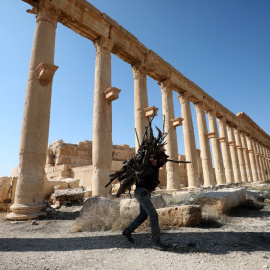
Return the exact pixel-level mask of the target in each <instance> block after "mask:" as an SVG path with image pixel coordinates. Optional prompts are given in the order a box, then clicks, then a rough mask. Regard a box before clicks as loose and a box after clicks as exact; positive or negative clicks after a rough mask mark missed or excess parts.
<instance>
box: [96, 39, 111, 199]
mask: <svg viewBox="0 0 270 270" xmlns="http://www.w3.org/2000/svg"><path fill="white" fill-rule="evenodd" d="M94 45H95V47H96V64H95V90H94V113H93V153H92V156H93V178H92V189H93V196H105V195H106V194H107V193H108V191H107V189H106V188H105V185H106V184H107V182H108V179H109V174H110V173H111V165H112V155H111V153H112V138H111V134H109V133H110V132H109V130H110V129H111V121H112V120H111V116H110V114H111V113H110V111H111V108H110V106H111V104H109V103H108V102H107V101H106V98H105V91H106V90H107V89H108V88H110V87H111V50H112V48H113V43H112V41H111V40H109V39H107V38H105V37H100V38H99V39H98V40H97V41H95V43H94Z"/></svg>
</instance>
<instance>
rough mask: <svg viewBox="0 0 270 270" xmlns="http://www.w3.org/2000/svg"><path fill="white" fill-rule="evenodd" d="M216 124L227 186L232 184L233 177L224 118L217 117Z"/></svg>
mask: <svg viewBox="0 0 270 270" xmlns="http://www.w3.org/2000/svg"><path fill="white" fill-rule="evenodd" d="M218 124H219V132H220V138H219V141H220V143H221V148H222V154H223V162H224V163H223V164H224V169H225V175H226V182H227V184H229V183H233V182H234V175H233V169H232V159H231V153H230V150H229V144H228V135H227V127H226V118H225V117H224V116H222V117H219V118H218Z"/></svg>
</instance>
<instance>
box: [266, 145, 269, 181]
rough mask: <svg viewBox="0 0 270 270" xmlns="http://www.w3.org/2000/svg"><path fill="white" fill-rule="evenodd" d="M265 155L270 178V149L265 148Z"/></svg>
mask: <svg viewBox="0 0 270 270" xmlns="http://www.w3.org/2000/svg"><path fill="white" fill-rule="evenodd" d="M265 153H266V154H265V156H266V161H267V178H268V180H270V151H269V149H268V148H265Z"/></svg>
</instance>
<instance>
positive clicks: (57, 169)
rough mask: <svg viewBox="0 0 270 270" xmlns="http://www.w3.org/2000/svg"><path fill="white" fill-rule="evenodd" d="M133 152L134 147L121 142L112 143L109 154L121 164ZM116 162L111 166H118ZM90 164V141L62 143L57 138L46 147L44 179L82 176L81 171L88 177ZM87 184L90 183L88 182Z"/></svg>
mask: <svg viewBox="0 0 270 270" xmlns="http://www.w3.org/2000/svg"><path fill="white" fill-rule="evenodd" d="M133 154H134V148H130V147H129V146H128V145H126V144H122V145H113V148H112V154H111V155H112V160H113V161H119V162H118V163H119V164H121V162H122V161H124V160H126V159H129V158H131V157H132V155H133ZM118 163H117V162H116V163H115V162H114V163H113V164H114V166H113V167H114V168H116V169H115V170H117V169H118V168H119V164H118ZM92 164H93V163H92V142H91V141H83V142H79V143H77V144H71V143H64V141H63V140H58V141H55V142H53V143H52V144H50V145H49V147H48V155H47V162H46V167H45V173H46V179H47V180H50V179H54V178H59V177H60V178H61V177H75V176H82V174H83V171H85V172H86V173H87V174H88V176H87V177H88V178H89V176H91V173H90V172H89V170H91V168H90V167H89V166H90V165H92ZM117 164H118V166H117ZM80 167H81V168H82V167H84V168H85V169H78V168H80ZM74 168H76V169H74ZM89 168H90V169H89ZM114 168H112V169H114ZM75 178H77V177H75ZM88 185H90V182H89V183H88Z"/></svg>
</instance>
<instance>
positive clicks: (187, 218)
mask: <svg viewBox="0 0 270 270" xmlns="http://www.w3.org/2000/svg"><path fill="white" fill-rule="evenodd" d="M157 212H158V218H159V224H160V226H174V227H188V226H196V225H199V224H200V222H201V220H202V211H201V207H200V206H199V205H181V206H173V207H166V208H160V209H157Z"/></svg>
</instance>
